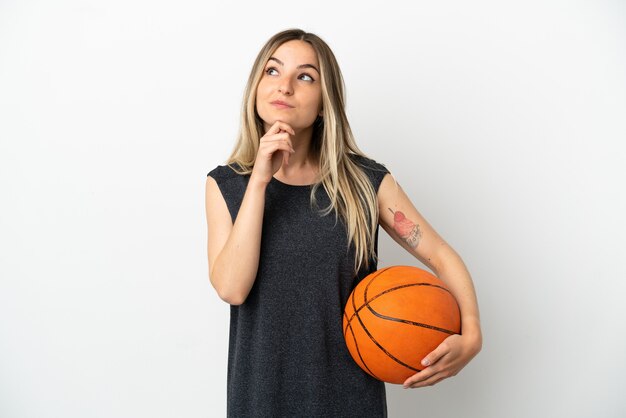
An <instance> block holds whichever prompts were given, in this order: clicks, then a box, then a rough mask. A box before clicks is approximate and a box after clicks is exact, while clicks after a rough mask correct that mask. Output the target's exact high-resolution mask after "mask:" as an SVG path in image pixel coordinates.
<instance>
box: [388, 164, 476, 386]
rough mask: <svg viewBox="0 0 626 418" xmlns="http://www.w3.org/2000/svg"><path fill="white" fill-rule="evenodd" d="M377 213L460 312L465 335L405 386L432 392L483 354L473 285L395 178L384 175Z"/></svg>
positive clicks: (443, 347)
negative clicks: (428, 388) (443, 286)
mask: <svg viewBox="0 0 626 418" xmlns="http://www.w3.org/2000/svg"><path fill="white" fill-rule="evenodd" d="M378 207H379V212H380V214H379V223H380V225H381V226H382V227H383V229H384V230H385V231H387V233H388V234H389V236H391V238H393V240H394V241H396V242H397V243H398V244H400V246H402V247H403V248H404V249H406V250H407V251H408V252H409V253H411V254H412V255H413V256H415V257H416V258H417V259H418V260H420V261H421V262H422V263H423V264H424V265H426V266H427V267H428V268H429V269H431V270H432V271H433V273H435V275H436V276H437V277H438V278H440V279H441V280H442V281H443V282H444V283H445V284H446V285H447V286H448V288H449V289H450V292H452V294H453V295H454V297H455V298H456V300H457V303H458V305H459V309H460V311H461V334H460V335H458V334H455V335H451V336H449V337H448V338H446V339H445V340H444V341H443V342H442V343H441V344H440V345H439V346H438V347H437V348H436V349H435V350H434V351H432V352H431V353H430V354H428V355H427V356H426V357H425V358H424V359H423V360H422V365H423V366H424V367H425V368H424V369H423V370H422V371H420V372H418V373H417V374H415V375H413V376H411V377H409V378H408V379H407V380H406V381H405V382H404V385H403V386H404V387H405V388H409V387H410V388H418V387H423V386H432V385H434V384H435V383H437V382H439V381H441V380H442V379H445V378H448V377H451V376H455V375H456V374H457V373H458V372H459V371H460V370H461V369H462V368H463V367H465V365H466V364H467V363H469V362H470V360H471V359H472V358H474V356H476V355H477V354H478V352H479V351H480V350H481V348H482V331H481V329H480V316H479V312H478V302H477V299H476V292H475V290H474V284H473V282H472V278H471V276H470V274H469V272H468V271H467V268H466V267H465V263H463V260H462V259H461V257H460V256H459V255H458V254H457V253H456V251H455V250H454V249H453V248H452V247H450V246H449V245H448V243H446V242H445V241H444V239H443V238H441V237H440V236H439V234H437V232H436V231H435V230H434V229H433V228H432V227H431V226H430V225H429V224H428V222H427V221H426V219H424V217H422V215H421V214H420V213H419V212H418V211H417V209H415V206H414V205H413V204H412V203H411V201H410V199H409V198H408V196H407V195H406V193H405V192H404V190H402V187H400V185H399V184H397V183H396V181H395V180H394V178H393V177H392V176H391V175H390V174H387V175H385V177H384V178H383V181H382V183H381V185H380V187H379V189H378Z"/></svg>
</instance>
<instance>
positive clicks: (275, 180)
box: [272, 176, 315, 188]
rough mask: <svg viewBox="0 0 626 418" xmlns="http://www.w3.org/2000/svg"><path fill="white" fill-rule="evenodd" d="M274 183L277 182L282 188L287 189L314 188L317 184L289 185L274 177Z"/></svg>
mask: <svg viewBox="0 0 626 418" xmlns="http://www.w3.org/2000/svg"><path fill="white" fill-rule="evenodd" d="M272 181H273V182H275V183H276V184H280V185H282V186H287V187H303V188H304V187H308V188H310V187H312V186H314V185H315V183H313V184H287V183H283V182H282V181H280V180H278V179H277V178H276V177H274V176H272Z"/></svg>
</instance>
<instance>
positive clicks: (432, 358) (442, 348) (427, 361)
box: [422, 342, 450, 367]
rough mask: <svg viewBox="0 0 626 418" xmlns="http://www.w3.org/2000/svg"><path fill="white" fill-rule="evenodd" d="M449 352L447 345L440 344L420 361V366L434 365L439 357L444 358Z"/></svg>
mask: <svg viewBox="0 0 626 418" xmlns="http://www.w3.org/2000/svg"><path fill="white" fill-rule="evenodd" d="M449 352H450V347H448V344H446V343H445V342H444V343H441V344H439V346H438V347H437V348H435V349H434V350H433V351H431V352H430V353H428V355H427V356H426V357H424V358H423V359H422V366H424V367H428V366H431V365H433V364H435V363H436V362H437V361H438V360H439V359H440V358H441V357H443V356H445V355H446V354H448V353H449Z"/></svg>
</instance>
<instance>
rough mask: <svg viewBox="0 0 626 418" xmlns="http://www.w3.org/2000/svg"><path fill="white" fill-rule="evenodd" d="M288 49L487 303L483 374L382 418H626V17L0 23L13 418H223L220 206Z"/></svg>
mask: <svg viewBox="0 0 626 418" xmlns="http://www.w3.org/2000/svg"><path fill="white" fill-rule="evenodd" d="M289 27H300V28H302V29H305V30H308V31H311V32H314V33H316V34H318V35H319V36H321V37H322V38H323V39H325V40H326V41H327V42H328V43H329V45H330V46H331V48H332V49H333V50H334V52H335V54H336V56H337V59H338V61H339V64H340V66H341V68H342V71H343V74H344V77H345V81H346V86H347V101H348V103H347V106H348V116H349V118H350V121H351V124H352V127H353V130H354V133H355V135H356V138H357V141H358V143H359V145H360V146H361V147H362V149H363V150H364V151H365V152H366V153H367V154H368V155H369V156H370V157H372V158H374V159H375V160H377V161H379V162H381V163H383V164H385V165H386V166H387V167H388V168H389V169H390V170H391V171H392V173H393V174H394V175H395V177H396V179H397V180H398V181H399V182H400V184H401V185H402V186H403V187H404V189H405V190H406V191H407V193H408V194H409V195H410V197H411V199H412V201H413V203H414V204H415V206H416V207H417V208H418V210H419V211H420V212H421V213H422V214H423V215H424V216H425V217H426V219H427V220H428V221H429V222H430V223H431V224H432V225H433V227H435V229H436V230H437V231H438V232H439V233H440V234H441V235H442V236H443V237H444V238H445V239H446V240H447V241H448V242H449V243H450V244H451V245H452V246H453V247H454V248H455V249H456V250H457V251H458V252H459V254H460V255H461V256H462V258H463V260H464V261H465V262H466V264H467V266H468V268H469V270H470V272H471V274H472V277H473V279H474V282H475V285H476V289H477V293H478V297H479V304H480V310H481V316H482V326H483V331H484V348H483V350H482V352H481V353H480V354H479V355H478V356H477V357H476V358H475V359H474V360H473V361H472V362H471V363H470V364H469V365H468V366H467V367H466V368H465V369H464V370H462V371H461V373H460V374H459V375H457V376H456V377H454V378H451V379H448V380H445V381H443V382H441V383H440V384H438V385H435V386H433V387H429V388H425V389H420V390H403V389H402V388H401V386H397V385H388V386H387V389H388V404H389V415H390V417H414V416H419V417H431V418H434V417H456V416H463V417H465V418H470V417H471V418H474V417H475V418H485V417H493V418H501V417H557V416H558V417H570V418H571V417H592V416H593V417H623V416H626V400H625V399H624V396H623V395H624V393H623V391H624V384H623V376H624V374H626V361H625V359H624V353H626V320H625V318H626V303H624V292H625V291H626V286H625V284H624V281H625V279H626V274H625V273H626V268H625V262H624V254H623V252H624V250H625V249H626V248H625V247H626V246H625V245H624V238H625V237H626V222H625V221H624V213H626V202H625V200H626V199H625V196H624V194H625V193H624V189H625V187H624V186H625V185H624V183H625V182H624V179H626V176H625V174H626V170H625V168H624V161H625V157H626V153H625V151H624V140H625V139H626V122H625V120H626V5H625V4H624V2H620V1H598V0H594V1H591V0H589V1H528V0H525V1H519V2H510V1H495V0H494V1H485V0H477V1H471V2H468V1H446V2H432V1H429V2H426V1H412V2H409V1H385V2H370V3H368V2H363V1H359V2H356V1H354V2H339V1H317V2H312V3H304V2H303V3H299V2H292V1H285V2H281V1H277V2H271V3H270V2H249V3H243V2H241V1H235V2H229V3H228V4H227V2H219V3H212V2H208V1H176V2H173V1H170V2H163V1H148V0H143V1H142V0H124V1H121V0H117V1H110V0H109V1H95V0H92V1H78V0H75V1H71V0H58V1H55V2H44V1H19V2H18V1H17V0H0V139H1V142H0V199H1V206H0V207H1V209H0V211H1V212H0V214H1V217H0V276H1V281H0V416H2V417H3V418H4V417H7V418H27V417H42V418H44V417H45V418H47V417H64V418H74V417H76V418H79V417H80V418H82V417H107V418H109V417H151V418H160V417H190V418H193V417H213V416H224V415H225V405H226V390H225V387H226V359H227V345H228V341H227V337H228V321H229V307H228V305H227V304H226V303H224V302H223V301H221V300H220V299H219V298H218V297H217V295H216V293H215V291H214V290H213V288H212V287H211V286H210V283H209V281H208V275H207V270H208V267H207V260H206V221H205V213H204V185H205V179H206V173H208V171H210V170H211V169H212V168H214V167H215V166H216V165H217V164H223V163H224V161H225V159H226V157H227V156H228V154H229V153H230V151H231V149H232V147H233V145H234V140H235V135H236V131H237V128H238V121H239V109H240V104H241V99H242V94H243V89H244V85H245V82H246V79H247V77H248V74H249V71H250V68H251V66H252V62H253V60H254V58H255V56H256V54H257V52H258V50H259V49H260V47H261V46H262V45H263V43H264V42H265V41H266V40H267V39H268V38H269V37H270V36H271V35H273V34H274V33H276V32H279V31H280V30H283V29H287V28H289ZM379 253H380V257H381V261H380V263H379V267H384V266H389V265H395V264H413V265H418V266H421V265H420V264H419V262H418V261H417V260H416V259H414V258H412V257H411V256H410V254H409V253H407V252H406V251H404V250H403V249H402V248H401V247H400V246H398V245H397V244H396V243H395V242H394V241H392V240H391V239H390V238H389V237H388V236H387V235H386V233H385V232H384V230H382V228H381V234H380V241H379ZM302 384H306V382H302Z"/></svg>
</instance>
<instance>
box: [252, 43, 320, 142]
mask: <svg viewBox="0 0 626 418" xmlns="http://www.w3.org/2000/svg"><path fill="white" fill-rule="evenodd" d="M319 68H320V67H319V63H318V61H317V54H316V53H315V50H314V49H313V47H312V46H311V45H310V44H308V43H307V42H304V41H300V40H292V41H288V42H285V43H284V44H282V45H281V46H280V47H278V49H277V50H276V51H275V52H274V54H272V56H271V57H270V59H269V60H268V62H267V63H265V67H264V70H263V75H262V77H261V81H260V82H259V86H258V87H257V91H256V111H257V113H258V114H259V116H260V117H261V119H262V120H263V125H264V126H265V131H267V130H268V129H269V128H270V127H271V126H272V125H273V124H274V123H275V122H276V121H277V120H280V121H282V122H285V123H287V124H289V125H290V126H291V127H292V128H293V129H294V130H295V131H296V132H298V131H301V130H303V129H307V128H309V127H310V126H311V125H313V122H315V119H316V118H317V116H318V115H321V113H322V112H321V110H322V87H321V84H320V74H319V71H318V70H319ZM278 100H279V101H282V102H285V103H286V104H287V105H281V104H276V103H272V102H275V101H278Z"/></svg>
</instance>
